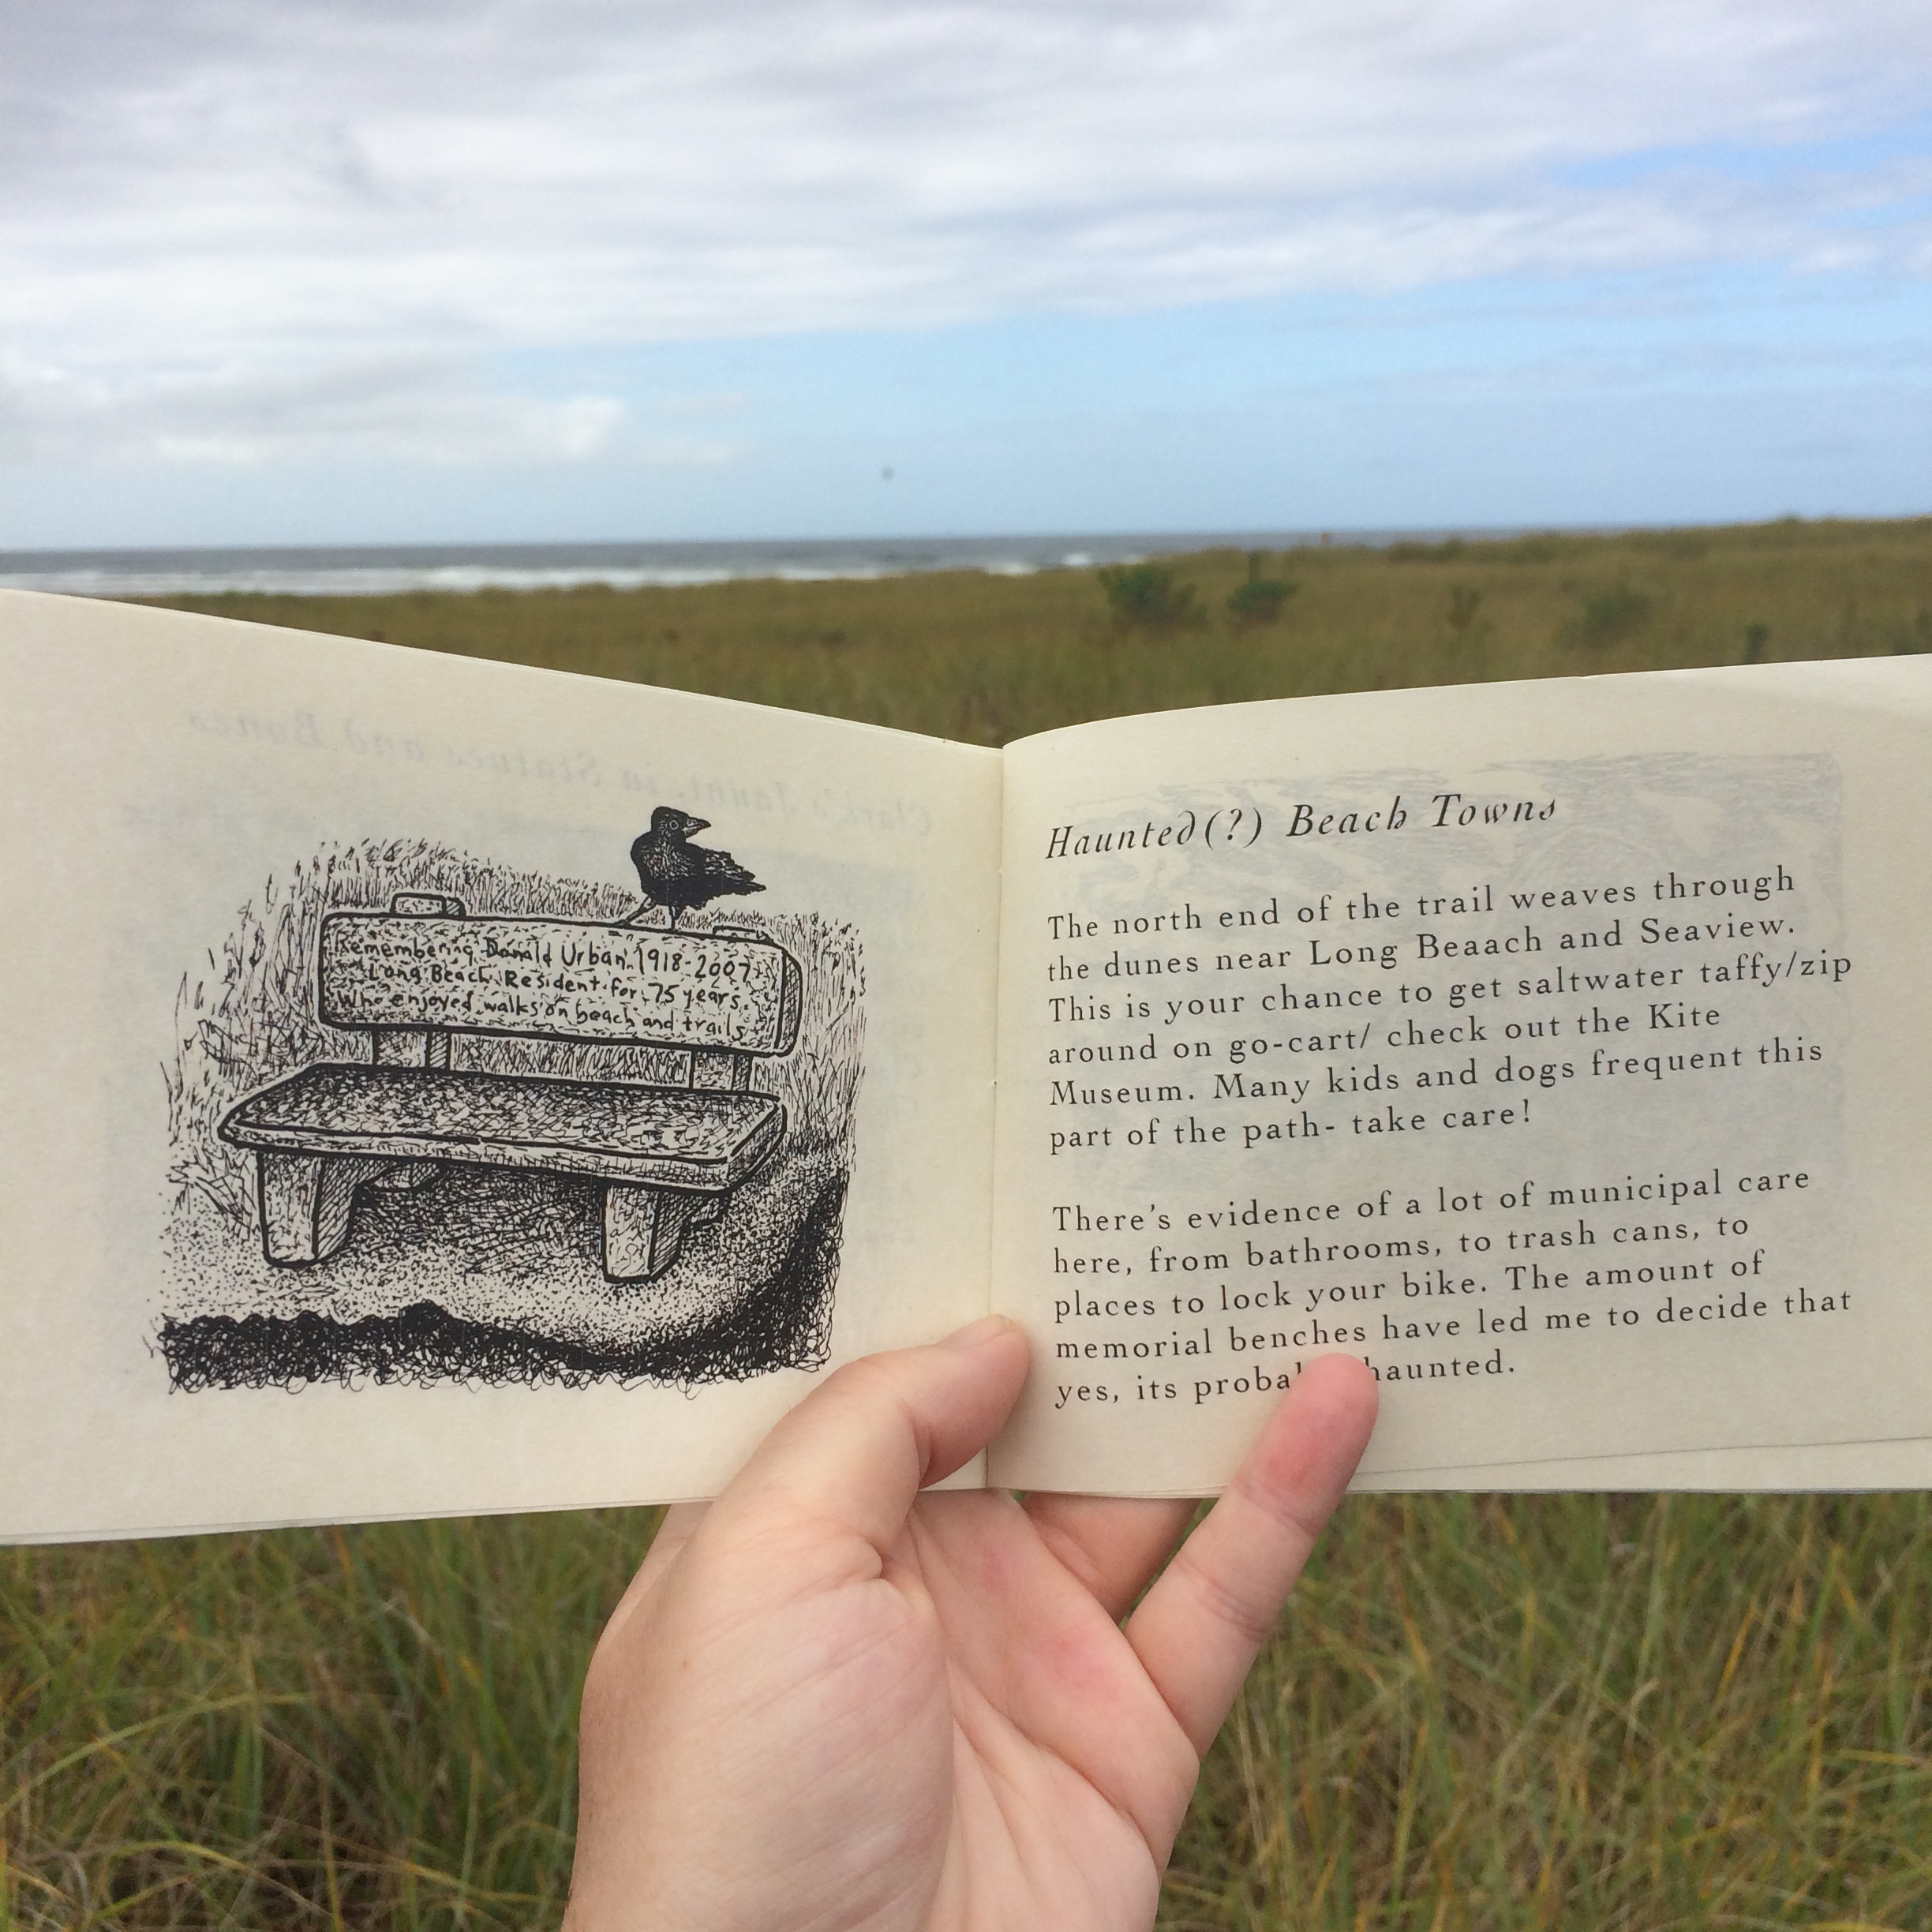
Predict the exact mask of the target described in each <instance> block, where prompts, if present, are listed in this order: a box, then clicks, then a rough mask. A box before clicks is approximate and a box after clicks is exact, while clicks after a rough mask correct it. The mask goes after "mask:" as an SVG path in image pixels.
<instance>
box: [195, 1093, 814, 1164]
mask: <svg viewBox="0 0 1932 1932" xmlns="http://www.w3.org/2000/svg"><path fill="white" fill-rule="evenodd" d="M221 1132H222V1137H223V1139H224V1140H229V1141H232V1142H233V1143H234V1144H236V1145H237V1146H240V1147H248V1148H279V1149H286V1150H288V1151H291V1152H302V1153H310V1154H313V1153H320V1152H323V1151H327V1152H329V1153H331V1154H343V1155H375V1156H380V1157H384V1158H386V1159H394V1160H444V1161H449V1160H455V1161H474V1162H477V1163H481V1165H483V1166H491V1167H537V1168H543V1169H545V1170H548V1171H550V1172H552V1173H558V1174H595V1175H597V1176H598V1177H600V1178H602V1179H604V1180H607V1181H627V1182H629V1183H631V1185H634V1186H640V1187H661V1188H683V1189H692V1190H695V1191H696V1192H698V1193H722V1192H724V1191H725V1190H727V1189H731V1188H733V1187H736V1185H738V1183H739V1181H742V1180H743V1179H744V1178H745V1177H746V1176H747V1174H751V1173H753V1172H754V1171H755V1170H757V1168H758V1166H760V1165H761V1164H762V1163H763V1161H764V1160H765V1158H766V1155H769V1153H770V1152H771V1151H772V1150H773V1148H775V1147H776V1146H777V1144H778V1143H779V1141H780V1140H781V1138H782V1137H783V1136H784V1106H782V1105H781V1103H780V1102H779V1101H778V1100H777V1099H775V1098H774V1097H773V1095H769V1094H758V1093H732V1092H728V1091H710V1090H704V1089H691V1088H661V1087H632V1086H627V1085H623V1084H620V1083H616V1082H612V1081H606V1080H552V1079H545V1078H542V1077H541V1076H536V1075H526V1074H511V1073H469V1072H462V1073H449V1072H444V1071H440V1070H437V1069H430V1068H426V1067H399V1066H372V1065H362V1064H360V1063H357V1064H348V1065H344V1064H338V1063H335V1062H331V1061H324V1062H322V1063H321V1064H320V1065H316V1066H312V1067H309V1068H307V1069H305V1070H304V1071H303V1072H301V1073H298V1074H295V1075H294V1076H293V1077H291V1078H290V1079H288V1080H283V1081H281V1082H280V1083H279V1084H277V1085H275V1086H273V1087H270V1088H265V1089H264V1091H262V1092H260V1093H258V1094H256V1095H253V1097H252V1098H250V1099H247V1100H245V1101H243V1102H242V1103H241V1105H240V1106H238V1107H237V1108H236V1109H235V1110H234V1112H233V1113H232V1114H230V1115H229V1116H228V1118H227V1120H225V1121H223V1123H222V1128H221Z"/></svg>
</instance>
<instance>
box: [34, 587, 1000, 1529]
mask: <svg viewBox="0 0 1932 1932" xmlns="http://www.w3.org/2000/svg"><path fill="white" fill-rule="evenodd" d="M0 746H3V751H0V773H3V774H4V776H3V777H0V784H3V785H4V788H5V789H4V797H5V800H6V825H7V831H8V837H7V845H6V856H5V859H4V861H3V862H0V893H4V903H5V914H6V930H7V934H8V943H7V946H6V953H5V956H4V957H5V964H4V968H0V973H3V975H4V976H3V978H0V1067H3V1068H4V1079H5V1088H6V1093H7V1095H8V1098H9V1106H8V1107H7V1108H6V1112H5V1116H4V1123H5V1124H4V1127H3V1128H0V1133H4V1136H5V1140H4V1155H5V1158H4V1160H0V1232H3V1234H4V1241H5V1253H6V1264H5V1270H4V1274H0V1309H3V1310H4V1316H5V1324H6V1338H7V1339H6V1346H5V1347H4V1349H0V1540H10V1541H34V1540H44V1539H56V1538H66V1537H107V1536H117V1535H129V1534H137V1533H167V1532H172V1531H180V1530H189V1529H219V1528H230V1527H236V1526H245V1525H255V1524H264V1523H270V1522H301V1521H322V1520H366V1519H371V1518H383V1517H402V1516H421V1515H438V1514H456V1513H469V1512H474V1511H504V1510H524V1509H547V1508H562V1507H584V1506H589V1505H592V1504H598V1503H636V1502H644V1501H658V1500H675V1499H680V1498H687V1497H695V1496H706V1495H710V1494H712V1493H714V1492H715V1491H716V1490H717V1488H718V1487H719V1485H721V1483H722V1482H723V1481H724V1480H725V1478H726V1477H728V1475H729V1474H730V1473H731V1472H732V1470H733V1469H734V1468H735V1467H736V1465H737V1464H738V1463H739V1461H741V1460H742V1458H743V1456H744V1455H745V1454H746V1453H747V1451H748V1450H749V1449H750V1447H751V1446H752V1444H753V1443H755V1442H756V1440H758V1437H759V1436H760V1435H761V1434H762V1432H764V1430H765V1429H766V1428H767V1427H768V1426H769V1425H770V1423H771V1422H772V1421H773V1420H775V1419H776V1417H777V1416H778V1415H780V1414H781V1413H783V1412H784V1410H786V1409H788V1407H790V1406H792V1404H793V1403H795V1402H796V1401H797V1400H798V1399H799V1396H800V1395H802V1394H803V1393H804V1391H806V1390H807V1388H808V1387H810V1386H811V1380H812V1379H813V1378H814V1376H817V1375H818V1374H820V1373H822V1372H823V1371H824V1370H826V1368H829V1366H831V1365H834V1364H836V1363H837V1362H839V1361H844V1360H846V1359H848V1358H850V1357H853V1356H855V1355H858V1354H863V1353H866V1352H867V1351H868V1350H873V1349H877V1348H881V1347H889V1346H897V1345H900V1344H903V1343H906V1342H912V1341H914V1340H923V1339H930V1338H931V1337H932V1336H934V1335H938V1334H941V1333H943V1332H945V1330H946V1329H947V1328H949V1327H951V1326H953V1325H956V1324H959V1323H961V1322H964V1321H966V1320H971V1319H972V1317H973V1316H976V1315H978V1314H980V1313H982V1312H984V1309H985V1307H986V1302H987V1272H988V1263H987V1238H988V1237H987V1230H988V1226H989V1221H990V1201H989V1193H990V1127H991V1091H992V1088H991V1076H992V1053H993V1017H994V977H995V961H994V938H995V929H996V922H997V918H998V904H997V893H998V845H999V811H1000V787H1001V771H1002V767H1001V761H1000V758H999V757H998V754H996V753H994V752H991V751H982V750H979V749H977V748H975V747H964V746H958V745H952V744H948V743H943V742H941V741H938V740H934V739H921V738H917V737H913V736H908V735H905V734H903V733H898V732H886V731H882V730H878V729H874V728H869V727H867V726H863V725H851V724H845V723H841V722H838V721H832V720H828V719H824V718H819V717H805V716H800V715H798V714H795V713H787V712H783V711H777V710H766V709H763V708H760V707H757V706H748V705H742V704H735V703H731V702H725V701H723V700H720V699H713V698H700V697H694V696H689V695H683V694H680V693H674V692H670V691H655V690H650V689H646V688H643V687H637V686H631V685H625V684H620V683H612V682H608V681H604V680H593V679H588V678H580V677H573V676H565V675H563V674H560V673H556V672H543V671H535V670H527V669H524V668H519V667H515V666H508V665H493V664H484V663H478V662H475V661H470V660H465V659H457V658H451V657H438V656H433V655H431V654H429V653H418V652H414V651H409V650H400V649H397V648H393V647H391V646H384V645H377V644H365V643H359V642H351V641H346V640H343V639H339V638H320V637H314V636H309V635H301V634H298V633H294V632H289V631H275V630H271V629H268V628H264V627H256V626H250V625H244V624H238V623H230V622H227V621H225V620H219V619H214V618H205V617H197V616H184V615H181V614H178V613H173V612H154V611H140V610H134V609H130V608H125V607H122V606H117V605H106V604H94V603H88V602H84V601H78V600H73V601H70V600H67V599H62V598H54V597H34V596H28V595H24V594H21V593H0ZM969 1479H970V1477H969Z"/></svg>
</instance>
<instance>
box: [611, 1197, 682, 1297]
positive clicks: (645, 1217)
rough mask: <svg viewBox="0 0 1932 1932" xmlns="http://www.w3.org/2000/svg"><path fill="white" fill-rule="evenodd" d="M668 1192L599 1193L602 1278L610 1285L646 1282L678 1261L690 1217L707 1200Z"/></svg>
mask: <svg viewBox="0 0 1932 1932" xmlns="http://www.w3.org/2000/svg"><path fill="white" fill-rule="evenodd" d="M704 1200H706V1196H703V1195H702V1194H687V1193H682V1192H680V1190H678V1189H672V1188H646V1187H627V1186H626V1185H624V1184H623V1182H621V1181H612V1182H611V1183H610V1185H608V1187H606V1188H605V1190H604V1272H605V1274H606V1275H608V1276H609V1277H610V1278H611V1279H612V1281H649V1280H650V1279H651V1278H652V1277H653V1275H661V1274H662V1273H663V1272H664V1271H665V1269H666V1268H668V1267H669V1266H670V1265H671V1264H672V1262H673V1261H675V1260H676V1259H677V1252H678V1249H679V1247H680V1245H681V1244H682V1242H683V1239H684V1230H685V1229H686V1228H687V1226H690V1225H691V1219H692V1216H693V1213H694V1211H695V1210H697V1209H698V1207H700V1206H701V1205H702V1203H703V1202H704Z"/></svg>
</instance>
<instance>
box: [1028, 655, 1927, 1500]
mask: <svg viewBox="0 0 1932 1932" xmlns="http://www.w3.org/2000/svg"><path fill="white" fill-rule="evenodd" d="M1929 711H1932V671H1929V670H1928V668H1927V667H1926V665H1924V664H1923V663H1922V662H1921V661H1918V660H1884V661H1869V662H1859V663H1842V664H1836V665H1808V666H1788V667H1771V668H1764V669H1753V670H1747V671H1733V672H1679V673H1668V674H1664V675H1659V676H1647V677H1631V678H1612V679H1601V680H1580V681H1576V682H1571V683H1560V684H1518V685H1506V686H1492V687H1479V688H1472V689H1465V690H1451V691H1421V692H1402V693H1383V694H1379V695H1368V696H1361V697H1350V698H1329V699H1316V700H1309V701H1303V702H1292V703H1284V704H1275V705H1254V706H1234V707H1229V708H1226V709H1223V710H1213V711H1200V712H1194V713H1180V714H1174V715H1171V716H1169V717H1155V718H1133V719H1125V720H1121V721H1114V722H1111V723H1108V724H1105V725H1093V726H1088V727H1084V728H1080V729H1078V730H1075V731H1069V732H1057V733H1053V734H1050V735H1047V736H1043V737H1041V738H1038V739H1031V740H1028V741H1025V742H1024V743H1020V744H1019V745H1016V746H1013V747H1009V752H1008V767H1007V788H1006V801H1007V803H1006V847H1005V852H1006V857H1005V870H1006V876H1005V915H1004V917H1005V923H1004V940H1003V944H1004V961H1003V968H1002V1047H1001V1114H1000V1129H999V1135H1000V1170H999V1207H998V1228H997V1231H996V1237H995V1282H996V1293H997V1294H998V1297H999V1300H1000V1303H1001V1305H1002V1306H1004V1307H1005V1308H1006V1309H1009V1311H1010V1312H1013V1313H1014V1314H1015V1315H1017V1316H1019V1317H1020V1319H1021V1320H1024V1321H1025V1322H1026V1323H1027V1324H1028V1327H1029V1328H1030V1329H1031V1331H1032V1333H1033V1335H1034V1336H1035V1342H1036V1346H1037V1348H1038V1350H1039V1366H1038V1368H1037V1369H1036V1372H1035V1379H1034V1381H1033V1383H1032V1385H1031V1386H1030V1387H1029V1390H1028V1395H1027V1397H1026V1398H1025V1402H1024V1407H1023V1410H1022V1412H1021V1413H1020V1417H1018V1418H1017V1421H1016V1424H1015V1425H1014V1426H1013V1428H1011V1429H1010V1430H1009V1433H1008V1435H1007V1436H1006V1437H1005V1439H1004V1440H1002V1444H1001V1445H1000V1447H999V1448H998V1451H997V1453H996V1455H995V1459H994V1465H993V1473H994V1477H995V1478H996V1479H997V1480H998V1481H1003V1482H1011V1483H1014V1484H1017V1485H1040V1486H1047V1487H1053V1488H1092V1487H1103V1488H1119V1489H1124V1490H1145V1491H1149V1492H1174V1493H1193V1492H1198V1491H1199V1490H1201V1489H1203V1488H1212V1487H1214V1486H1216V1485H1219V1483H1221V1482H1222V1481H1225V1479H1226V1475H1227V1473H1229V1471H1230V1469H1231V1467H1232V1466H1233V1464H1234V1461H1235V1459H1236V1458H1237V1456H1238V1454H1239V1453H1240V1451H1241V1448H1242V1447H1243V1446H1244V1445H1245V1443H1246V1442H1247V1441H1249V1440H1250V1439H1251V1438H1252V1433H1253V1432H1254V1429H1255V1428H1256V1426H1257V1425H1258V1423H1259V1421H1260V1417H1261V1416H1262V1415H1263V1413H1264V1412H1265V1410H1266V1408H1267V1406H1268V1404H1269V1403H1270V1402H1271V1401H1272V1400H1273V1398H1274V1395H1275V1391H1277V1390H1278V1389H1279V1387H1281V1386H1282V1384H1283V1383H1284V1382H1285V1381H1286V1380H1289V1379H1291V1378H1292V1376H1293V1375H1294V1372H1296V1368H1297V1364H1298V1363H1300V1362H1302V1361H1305V1360H1307V1359H1308V1358H1309V1356H1311V1355H1312V1354H1316V1353H1319V1352H1321V1351H1323V1350H1334V1349H1343V1350H1348V1351H1349V1352H1351V1353H1354V1354H1357V1355H1360V1356H1362V1357H1365V1358H1366V1359H1367V1360H1368V1361H1369V1362H1370V1363H1371V1365H1372V1366H1374V1367H1375V1368H1376V1370H1377V1372H1378V1374H1379V1375H1380V1376H1381V1377H1382V1378H1383V1418H1382V1421H1381V1423H1380V1425H1379V1427H1378V1428H1377V1430H1376V1436H1375V1440H1374V1441H1373V1443H1372V1445H1371V1447H1370V1450H1369V1453H1368V1460H1367V1462H1366V1463H1365V1480H1366V1481H1372V1482H1373V1483H1375V1484H1376V1485H1378V1486H1380V1485H1383V1484H1384V1483H1386V1485H1387V1486H1390V1487H1398V1488H1417V1487H1422V1486H1432V1485H1437V1484H1441V1485H1453V1486H1457V1487H1466V1486H1484V1487H1503V1488H1507V1487H1514V1486H1534V1485H1536V1484H1538V1483H1543V1482H1548V1481H1561V1482H1563V1483H1565V1484H1566V1485H1567V1486H1576V1487H1589V1486H1594V1485H1597V1483H1598V1482H1599V1481H1602V1480H1603V1479H1604V1478H1603V1470H1604V1465H1603V1463H1602V1462H1601V1459H1602V1458H1619V1457H1631V1458H1673V1457H1682V1456H1686V1455H1691V1454H1698V1455H1702V1454H1706V1453H1708V1454H1711V1455H1721V1457H1722V1462H1721V1463H1715V1462H1714V1463H1713V1464H1711V1465H1710V1467H1712V1468H1713V1470H1717V1469H1721V1472H1722V1477H1721V1480H1722V1482H1723V1484H1724V1486H1732V1485H1739V1486H1756V1485H1758V1483H1759V1482H1760V1481H1762V1482H1764V1483H1767V1484H1771V1485H1777V1484H1779V1483H1780V1482H1784V1481H1788V1480H1789V1474H1790V1472H1791V1471H1792V1470H1793V1469H1799V1470H1802V1469H1803V1464H1802V1462H1794V1461H1793V1460H1792V1458H1791V1457H1790V1456H1789V1455H1788V1454H1787V1455H1784V1457H1783V1459H1782V1460H1780V1455H1773V1454H1772V1453H1771V1452H1773V1451H1778V1452H1791V1451H1799V1450H1801V1449H1803V1448H1804V1447H1807V1446H1808V1445H1821V1444H1833V1443H1852V1442H1869V1441H1883V1440H1901V1441H1902V1440H1907V1439H1923V1438H1924V1437H1925V1436H1926V1434H1927V1421H1928V1410H1929V1406H1932V1403H1929V1398H1928V1397H1927V1395H1926V1388H1927V1386H1928V1380H1927V1374H1926V1371H1927V1369H1928V1368H1929V1367H1932V1302H1929V1301H1928V1298H1927V1297H1926V1295H1925V1294H1924V1293H1923V1267H1922V1263H1921V1259H1920V1257H1922V1256H1923V1252H1925V1240H1926V1234H1927V1227H1926V1222H1927V1218H1928V1204H1927V1199H1926V1189H1925V1186H1924V1182H1923V1152H1922V1148H1923V1120H1924V1099H1923V1096H1924V1094H1925V1092H1926V1076H1927V1073H1928V1072H1929V1071H1932V1069H1929V1068H1928V1065H1927V1061H1928V1054H1929V1051H1932V1049H1929V1047H1928V1043H1927V1032H1926V1026H1925V1024H1924V997H1925V996H1924V988H1923V976H1924V975H1923V961H1924V959H1925V957H1926V942H1927V939H1928V936H1929V934H1928V908H1927V905H1926V900H1925V898H1924V895H1923V892H1922V891H1921V890H1920V888H1919V877H1920V874H1922V872H1923V848H1924V843H1925V828H1926V825H1927V824H1928V823H1929V822H1932V817H1929V815H1928V808H1929V807H1932V736H1929V734H1928V728H1927V726H1928V712H1929ZM1900 1453H1901V1454H1904V1453H1905V1452H1900ZM1878 1460H1879V1459H1878V1458H1873V1460H1872V1466H1873V1467H1874V1468H1876V1467H1877V1466H1878ZM1894 1460H1896V1458H1894ZM1908 1460H1910V1457H1909V1456H1908ZM1511 1465H1513V1466H1515V1467H1516V1473H1517V1476H1518V1478H1519V1479H1520V1480H1519V1481H1515V1482H1512V1481H1511V1480H1510V1478H1509V1477H1508V1475H1507V1473H1505V1470H1503V1468H1501V1467H1499V1466H1511ZM1562 1466H1569V1467H1570V1468H1571V1470H1573V1471H1574V1475H1575V1476H1576V1477H1578V1479H1579V1480H1577V1481H1575V1482H1574V1485H1570V1479H1569V1477H1567V1476H1566V1475H1564V1474H1563V1473H1561V1469H1562ZM1831 1466H1832V1467H1833V1470H1834V1471H1836V1472H1838V1473H1839V1474H1840V1478H1841V1479H1842V1480H1844V1481H1853V1480H1855V1477H1857V1474H1858V1472H1859V1469H1860V1468H1861V1467H1863V1462H1861V1459H1860V1458H1859V1457H1857V1456H1855V1455H1852V1453H1851V1452H1849V1451H1846V1452H1844V1454H1843V1455H1837V1454H1836V1453H1834V1455H1833V1458H1832V1459H1831ZM1911 1466H1912V1467H1913V1468H1914V1469H1916V1468H1917V1467H1918V1464H1917V1462H1912V1463H1911ZM1626 1467H1627V1470H1628V1471H1629V1472H1630V1473H1631V1476H1632V1477H1633V1479H1634V1483H1636V1484H1643V1483H1646V1482H1647V1481H1649V1480H1650V1479H1651V1478H1653V1477H1657V1474H1658V1472H1659V1470H1676V1471H1678V1472H1679V1476H1681V1473H1682V1472H1683V1470H1684V1469H1685V1468H1686V1467H1687V1466H1686V1465H1684V1464H1683V1463H1672V1462H1668V1461H1667V1460H1664V1461H1657V1460H1653V1461H1651V1462H1646V1463H1642V1464H1640V1463H1638V1462H1631V1463H1630V1464H1628V1465H1627V1466H1626ZM1475 1470H1492V1471H1493V1472H1494V1479H1493V1480H1492V1481H1482V1482H1481V1483H1480V1484H1478V1482H1477V1479H1476V1477H1473V1475H1472V1472H1473V1471H1475ZM1670 1479H1672V1480H1676V1479H1679V1477H1672V1478H1670ZM1880 1479H1881V1480H1882V1479H1883V1478H1880Z"/></svg>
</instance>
